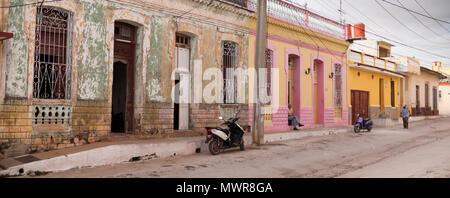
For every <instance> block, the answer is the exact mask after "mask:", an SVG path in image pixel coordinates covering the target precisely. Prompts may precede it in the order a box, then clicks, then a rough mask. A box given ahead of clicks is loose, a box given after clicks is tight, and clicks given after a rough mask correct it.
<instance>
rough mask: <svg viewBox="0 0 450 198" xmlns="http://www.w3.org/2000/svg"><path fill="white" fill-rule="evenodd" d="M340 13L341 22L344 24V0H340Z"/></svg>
mask: <svg viewBox="0 0 450 198" xmlns="http://www.w3.org/2000/svg"><path fill="white" fill-rule="evenodd" d="M339 14H340V17H341V24H344V23H345V20H344V14H345V13H344V10H342V0H339Z"/></svg>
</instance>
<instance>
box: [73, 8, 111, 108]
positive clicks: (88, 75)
mask: <svg viewBox="0 0 450 198" xmlns="http://www.w3.org/2000/svg"><path fill="white" fill-rule="evenodd" d="M83 4H84V10H85V16H84V21H85V24H84V25H83V35H84V39H83V41H82V43H81V46H80V51H79V54H80V59H79V62H78V71H79V81H78V97H79V98H80V99H84V100H94V99H100V100H105V99H106V98H107V88H108V75H107V74H108V49H107V47H106V12H105V7H106V2H105V1H89V2H83Z"/></svg>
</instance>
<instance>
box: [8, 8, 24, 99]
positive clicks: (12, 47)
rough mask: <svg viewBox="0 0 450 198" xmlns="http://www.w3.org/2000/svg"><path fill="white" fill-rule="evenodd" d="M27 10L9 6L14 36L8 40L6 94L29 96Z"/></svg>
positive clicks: (10, 28) (9, 27)
mask: <svg viewBox="0 0 450 198" xmlns="http://www.w3.org/2000/svg"><path fill="white" fill-rule="evenodd" d="M24 3H25V0H11V2H10V5H21V4H24ZM24 19H25V10H24V7H23V6H18V7H12V8H9V19H8V30H7V31H8V32H13V33H14V37H13V38H11V39H9V40H8V41H7V42H6V48H7V52H6V53H7V55H6V58H7V59H6V96H7V97H13V98H25V97H26V96H27V76H28V60H27V57H28V42H27V38H26V35H25V28H24V26H25V20H24Z"/></svg>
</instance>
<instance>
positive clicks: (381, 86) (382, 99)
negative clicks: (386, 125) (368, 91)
mask: <svg viewBox="0 0 450 198" xmlns="http://www.w3.org/2000/svg"><path fill="white" fill-rule="evenodd" d="M379 87H380V89H379V91H380V94H379V95H380V112H384V80H383V79H382V78H381V79H380V85H379Z"/></svg>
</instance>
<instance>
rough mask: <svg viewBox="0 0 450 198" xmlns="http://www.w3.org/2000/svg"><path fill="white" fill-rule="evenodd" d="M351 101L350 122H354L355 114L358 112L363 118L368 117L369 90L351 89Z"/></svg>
mask: <svg viewBox="0 0 450 198" xmlns="http://www.w3.org/2000/svg"><path fill="white" fill-rule="evenodd" d="M351 103H352V123H355V121H356V116H357V115H358V114H360V115H361V116H362V117H363V118H368V117H369V92H367V91H358V90H352V91H351Z"/></svg>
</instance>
